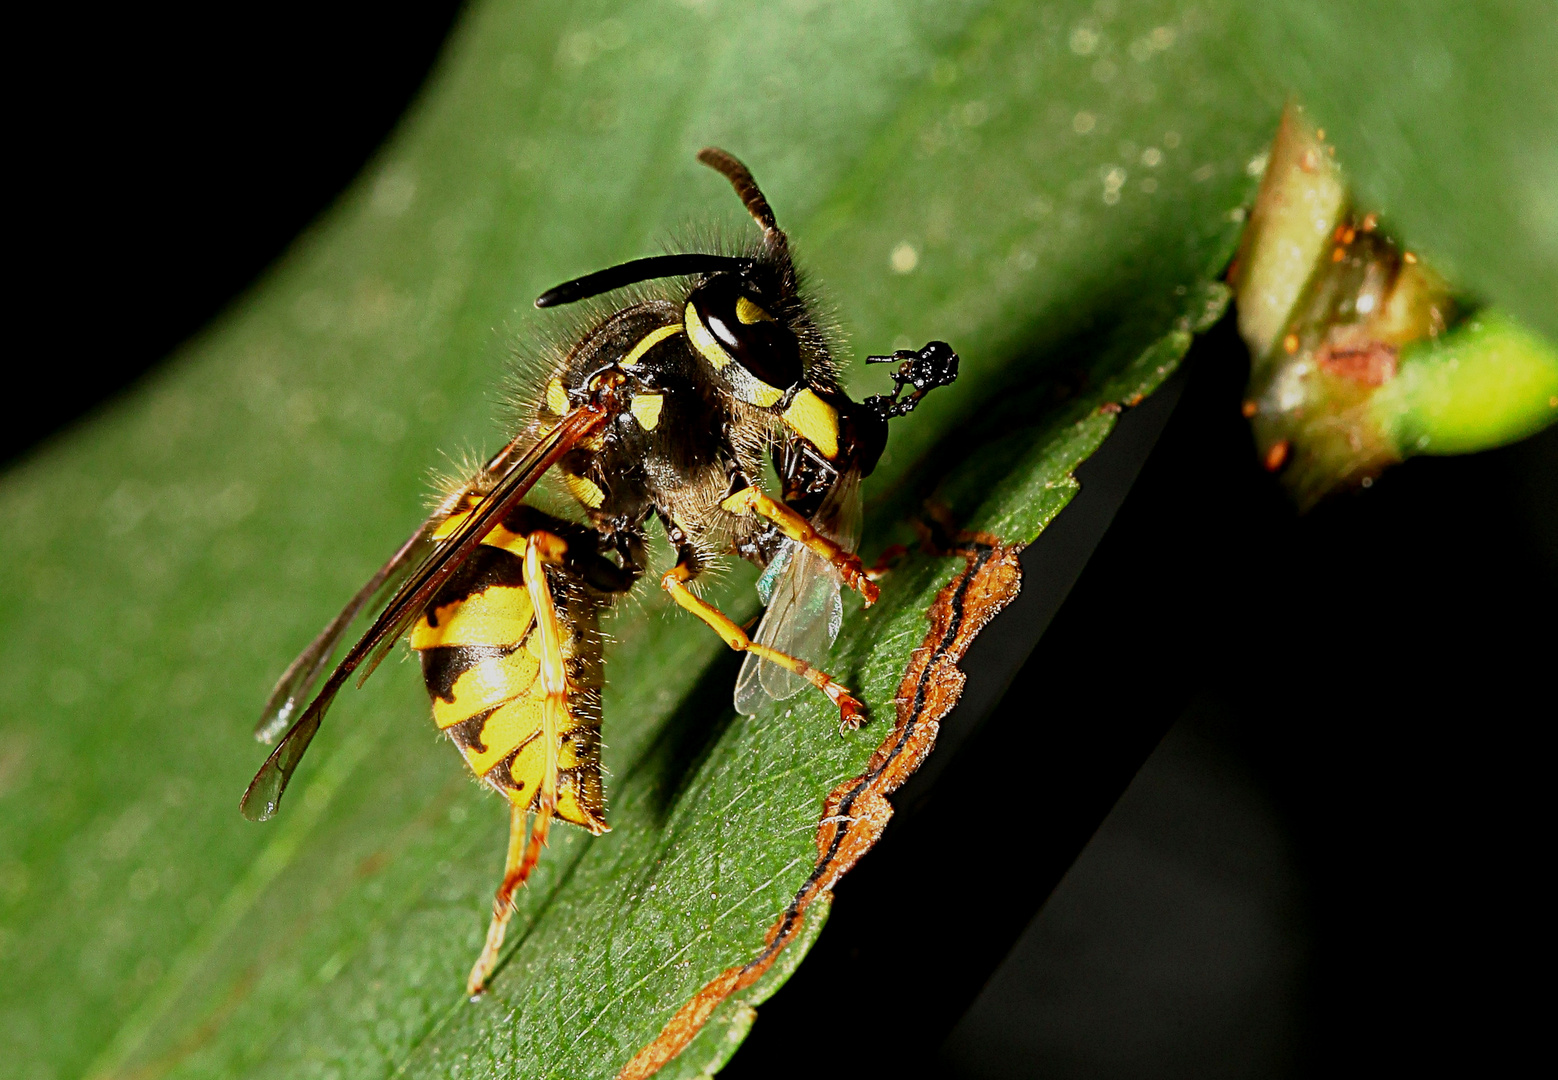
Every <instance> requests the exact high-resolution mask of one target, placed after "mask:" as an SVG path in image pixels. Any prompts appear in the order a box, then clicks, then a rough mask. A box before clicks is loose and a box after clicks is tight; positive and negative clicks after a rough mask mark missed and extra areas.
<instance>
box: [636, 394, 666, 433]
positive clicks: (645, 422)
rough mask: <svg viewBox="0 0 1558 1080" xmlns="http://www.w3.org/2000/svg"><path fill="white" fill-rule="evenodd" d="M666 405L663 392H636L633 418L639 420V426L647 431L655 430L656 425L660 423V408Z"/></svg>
mask: <svg viewBox="0 0 1558 1080" xmlns="http://www.w3.org/2000/svg"><path fill="white" fill-rule="evenodd" d="M664 405H665V395H663V394H634V395H633V405H632V408H633V419H635V420H637V421H638V426H639V427H641V428H643V429H644V430H645V431H653V430H654V429H655V425H656V424H658V423H660V409H661V407H662V406H664Z"/></svg>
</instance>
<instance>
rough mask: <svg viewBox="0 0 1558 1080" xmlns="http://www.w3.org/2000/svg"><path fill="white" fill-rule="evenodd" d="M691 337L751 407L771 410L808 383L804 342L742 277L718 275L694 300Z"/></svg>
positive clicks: (689, 314) (689, 307)
mask: <svg viewBox="0 0 1558 1080" xmlns="http://www.w3.org/2000/svg"><path fill="white" fill-rule="evenodd" d="M685 319H686V323H687V336H688V338H689V339H690V340H691V341H692V343H693V345H694V346H695V347H696V348H697V350H698V351H699V352H700V353H702V354H703V356H704V358H705V359H707V360H708V361H709V363H710V364H712V365H713V366H714V368H715V370H717V371H718V372H719V373H720V374H721V375H723V376H724V377H725V378H726V380H727V381H728V382H729V383H730V385H731V389H732V390H733V391H734V392H735V394H736V396H737V397H738V398H740V399H741V400H742V401H745V402H747V403H748V404H749V405H757V406H759V407H760V408H765V409H766V408H769V407H770V406H773V405H776V404H778V402H779V400H780V399H781V398H783V397H784V396H785V393H786V391H788V390H789V389H790V388H791V387H793V386H795V385H796V384H797V383H799V382H801V380H802V378H803V375H804V373H803V371H802V369H801V349H800V343H799V342H797V341H796V339H795V334H794V333H793V332H792V331H791V330H790V328H789V327H788V326H785V325H784V324H783V323H782V322H780V321H779V320H778V319H776V318H774V316H773V314H772V313H771V312H769V311H768V309H767V308H766V307H764V305H763V302H762V300H761V298H760V297H757V296H755V295H753V294H752V293H751V292H750V291H749V289H748V288H747V286H746V284H745V282H743V280H742V279H741V278H740V277H739V276H738V275H736V274H716V275H714V276H713V277H712V278H710V279H709V280H708V281H706V282H705V283H704V284H702V285H700V286H699V287H698V288H697V289H695V290H693V294H692V296H691V297H689V298H688V301H687V311H686V315H685Z"/></svg>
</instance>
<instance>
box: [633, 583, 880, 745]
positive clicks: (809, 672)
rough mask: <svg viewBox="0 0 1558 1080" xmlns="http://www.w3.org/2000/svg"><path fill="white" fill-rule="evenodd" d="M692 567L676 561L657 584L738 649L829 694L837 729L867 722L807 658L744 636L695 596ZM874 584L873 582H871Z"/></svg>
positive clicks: (843, 692)
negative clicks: (835, 710) (836, 711)
mask: <svg viewBox="0 0 1558 1080" xmlns="http://www.w3.org/2000/svg"><path fill="white" fill-rule="evenodd" d="M692 576H693V574H692V570H691V568H690V567H688V565H687V563H686V561H685V560H683V561H681V562H678V563H677V564H676V565H675V566H674V567H672V568H671V569H670V570H668V571H667V572H666V574H665V576H664V577H662V578H661V579H660V587H661V588H663V589H664V590H665V591H666V592H668V593H670V594H671V599H672V600H675V601H676V603H677V604H678V605H679V606H680V607H681V608H682V609H683V610H685V611H690V612H692V613H693V614H694V615H696V616H698V618H700V619H702V620H703V621H704V622H705V623H707V624H708V625H709V627H710V628H711V629H713V631H714V632H715V633H716V634H718V635H719V636H720V637H722V638H724V639H725V644H726V645H729V646H730V647H731V648H732V649H734V650H736V651H737V652H745V653H752V654H753V655H754V656H760V657H762V658H763V659H764V660H767V661H768V662H769V663H771V664H777V665H779V666H780V667H782V668H784V669H785V670H786V671H793V672H794V673H795V674H797V675H799V676H800V677H801V678H803V679H805V680H806V681H807V682H809V683H811V684H812V685H813V686H815V687H816V688H817V689H818V690H821V691H822V692H823V693H824V694H826V695H828V700H829V701H831V702H833V704H835V705H837V706H838V708H839V729H840V730H841V731H854V730H855V729H856V728H858V727H860V725H862V724H864V723H865V722H866V710H865V706H864V705H862V704H861V703H860V701H859V700H858V699H857V698H856V697H855V696H854V695H853V694H851V693H850V692H849V691H848V690H846V689H845V688H844V687H842V686H840V685H839V684H838V683H837V682H835V681H834V680H833V678H832V677H831V676H830V675H828V674H827V673H826V672H823V671H818V670H817V669H816V668H814V667H812V666H811V665H810V664H808V663H807V662H806V661H804V660H801V659H799V658H797V657H794V656H791V655H789V654H788V653H782V652H780V651H778V650H777V649H770V648H769V647H768V646H767V645H761V644H759V643H757V642H755V641H753V640H752V639H751V638H750V637H748V636H747V632H746V631H745V630H743V629H741V627H739V626H737V625H736V624H735V622H733V621H732V620H731V618H730V616H728V615H726V614H725V613H724V612H723V611H721V610H720V609H719V608H717V607H715V606H714V605H713V604H710V603H707V602H706V601H703V600H700V599H699V598H698V597H696V596H694V595H693V593H692V590H691V589H689V588H688V587H687V582H689V581H691V580H692ZM868 584H869V583H868ZM873 588H874V586H873Z"/></svg>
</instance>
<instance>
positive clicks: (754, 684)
mask: <svg viewBox="0 0 1558 1080" xmlns="http://www.w3.org/2000/svg"><path fill="white" fill-rule="evenodd" d="M860 520H861V515H860V474H859V473H858V472H855V471H853V470H851V471H850V472H847V473H845V474H844V475H843V476H841V477H839V479H838V480H837V481H836V482H835V483H834V485H833V488H832V490H830V491H829V492H828V495H827V497H826V498H825V499H824V500H823V503H822V505H821V506H820V507H819V508H818V510H817V514H816V517H815V518H813V520H812V527H813V528H815V529H816V530H817V531H818V532H820V533H822V534H823V535H824V536H826V537H828V539H830V540H832V541H834V542H835V543H836V544H838V545H839V546H840V547H842V548H844V549H845V550H846V551H854V550H855V547H856V545H858V544H859V542H860ZM758 592H759V594H761V595H763V596H764V598H765V599H766V600H767V602H768V610H767V611H765V612H764V613H763V621H762V622H761V623H759V624H758V627H757V633H756V634H755V635H754V640H755V641H757V642H758V644H760V645H767V646H768V647H769V648H771V649H774V650H776V651H778V652H782V653H786V654H788V655H790V656H793V657H796V658H797V659H800V660H804V661H805V662H806V663H808V664H810V665H811V666H812V667H815V668H826V667H827V659H828V653H829V651H830V650H831V649H832V646H833V642H834V640H835V639H836V638H837V637H838V632H839V627H840V626H841V625H842V623H843V619H844V601H843V597H842V592H843V582H842V581H841V580H840V578H839V575H838V572H837V571H835V570H834V569H833V568H832V567H831V566H829V565H828V564H827V563H826V562H825V561H824V560H823V559H822V558H821V557H820V556H818V555H815V554H813V553H812V552H811V551H810V550H809V549H807V548H806V547H805V546H804V545H801V544H798V543H796V542H795V541H793V540H787V541H785V543H784V545H783V546H782V547H781V548H780V549H779V552H778V554H776V555H775V556H774V559H773V561H772V562H770V563H769V565H768V569H767V570H765V571H764V572H763V577H762V578H761V579H760V580H759V582H758ZM808 685H810V684H809V683H808V682H807V681H806V679H804V678H802V677H801V676H799V675H796V674H794V673H793V672H790V671H786V670H785V669H784V668H782V667H779V666H778V665H777V664H772V663H769V662H768V661H767V660H761V659H759V658H758V657H756V656H754V655H751V654H748V655H747V658H746V660H745V661H744V662H743V663H742V667H741V674H740V676H739V677H738V678H737V679H736V711H737V712H740V713H743V714H745V715H747V716H751V715H753V714H755V713H756V712H757V710H758V709H760V708H761V707H762V706H763V705H764V704H765V703H766V702H767V700H769V699H772V700H774V701H783V700H785V699H786V698H789V697H793V696H794V695H795V694H797V693H799V692H800V691H801V690H802V689H804V688H805V687H806V686H808Z"/></svg>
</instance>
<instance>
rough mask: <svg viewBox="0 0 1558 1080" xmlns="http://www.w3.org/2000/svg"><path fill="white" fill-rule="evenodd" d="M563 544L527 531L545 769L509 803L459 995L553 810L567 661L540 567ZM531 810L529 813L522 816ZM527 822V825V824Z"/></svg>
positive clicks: (502, 921) (496, 946)
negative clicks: (501, 855) (496, 878)
mask: <svg viewBox="0 0 1558 1080" xmlns="http://www.w3.org/2000/svg"><path fill="white" fill-rule="evenodd" d="M567 550H568V545H567V544H566V543H564V541H563V540H561V539H560V538H558V537H556V536H553V535H552V534H551V533H546V532H533V533H531V534H530V535H529V536H528V537H527V538H526V542H525V587H526V589H527V590H528V591H529V593H530V604H531V606H532V607H533V608H535V613H536V630H535V632H536V640H537V642H538V644H539V645H540V651H541V665H540V666H541V689H542V691H543V692H544V693H545V695H546V697H545V698H544V700H543V701H542V705H541V745H542V746H543V747H545V749H546V768H545V770H544V771H543V772H542V774H541V785H540V788H539V790H538V791H537V792H536V794H535V797H534V800H533V802H532V800H530V799H529V798H526V800H525V801H524V802H523V803H521V802H518V801H515V802H513V803H512V804H511V807H510V811H509V849H508V857H507V859H506V860H505V861H504V865H503V883H502V884H501V885H499V886H498V892H497V895H496V896H494V897H493V900H492V923H491V925H489V926H488V927H487V943H486V945H484V946H483V947H482V950H481V955H480V956H478V957H477V958H476V963H475V965H473V966H472V968H471V974H470V978H468V979H467V980H466V982H465V992H466V993H467V994H469V995H470V996H471V997H476V996H477V995H478V994H481V993H482V992H483V991H485V990H486V989H487V980H488V979H490V978H492V971H493V969H494V968H495V967H497V964H498V952H499V950H501V949H502V948H503V936H504V934H505V933H506V932H507V930H508V923H509V919H510V918H511V917H512V916H513V914H514V894H515V893H516V892H518V891H519V887H520V886H521V885H523V884H524V883H525V881H526V879H528V878H529V877H530V872H531V871H532V870H534V869H535V868H536V863H537V862H539V861H540V859H541V849H542V848H544V847H545V846H546V836H547V833H548V832H549V831H550V830H551V827H552V813H553V811H554V810H555V809H556V807H557V749H558V747H557V740H558V733H559V732H560V731H562V730H563V728H564V727H566V726H567V723H568V663H567V660H566V659H565V658H564V656H563V645H562V631H561V625H560V622H559V620H558V616H557V605H556V604H555V603H554V602H553V600H552V590H551V588H550V587H549V586H548V585H547V581H546V571H545V569H544V568H543V566H542V564H543V563H547V562H551V563H556V562H560V561H561V560H562V556H563V553H564V552H566V551H567ZM532 807H533V811H534V812H533V813H530V812H527V811H529V810H530V809H531V808H532ZM527 819H528V826H527Z"/></svg>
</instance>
